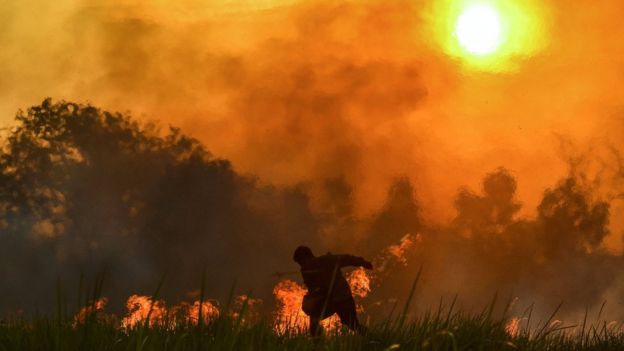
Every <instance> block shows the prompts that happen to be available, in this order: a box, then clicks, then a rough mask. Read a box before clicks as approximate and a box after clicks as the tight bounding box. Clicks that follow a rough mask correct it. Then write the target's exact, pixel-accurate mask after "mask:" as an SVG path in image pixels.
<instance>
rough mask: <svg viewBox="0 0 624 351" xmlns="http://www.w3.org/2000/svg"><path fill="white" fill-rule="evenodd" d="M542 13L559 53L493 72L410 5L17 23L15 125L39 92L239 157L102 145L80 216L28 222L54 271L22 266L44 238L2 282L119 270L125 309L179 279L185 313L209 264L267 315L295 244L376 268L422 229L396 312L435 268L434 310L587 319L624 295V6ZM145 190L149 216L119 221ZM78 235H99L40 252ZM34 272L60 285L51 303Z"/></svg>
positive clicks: (28, 11) (87, 10) (10, 10)
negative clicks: (454, 301)
mask: <svg viewBox="0 0 624 351" xmlns="http://www.w3.org/2000/svg"><path fill="white" fill-rule="evenodd" d="M543 6H544V8H545V9H547V11H543V12H544V13H545V14H547V17H545V18H544V19H543V21H544V23H545V25H546V27H548V32H547V33H545V35H548V36H549V38H547V39H548V40H546V41H547V42H548V46H547V47H545V48H544V49H543V50H542V51H541V52H538V53H535V54H534V55H533V56H530V57H519V58H516V62H515V66H517V67H518V69H517V70H516V71H515V72H508V73H504V72H503V73H496V74H494V73H484V72H479V71H473V70H471V69H470V68H469V67H466V66H465V65H464V64H463V63H462V62H461V61H459V60H458V59H456V58H450V57H447V56H446V55H445V54H444V53H443V52H442V50H441V49H440V48H439V43H437V42H435V39H434V38H432V37H430V36H428V35H427V33H430V32H431V31H430V28H429V27H428V26H430V24H431V23H430V22H429V19H428V18H427V15H426V9H425V8H423V7H422V5H419V4H418V3H417V2H413V1H397V2H387V1H372V0H371V1H357V2H355V1H345V2H341V3H338V4H337V3H335V2H326V1H301V2H299V1H266V2H261V3H259V2H254V4H251V3H250V2H237V3H233V2H224V1H193V0H191V1H185V2H183V3H177V4H169V3H165V2H154V3H152V4H150V5H145V4H143V2H139V1H131V0H125V1H115V2H108V1H107V2H88V3H87V2H82V1H78V0H73V1H70V0H65V1H57V2H55V3H54V4H49V3H45V4H44V3H43V2H41V1H30V2H28V1H23V2H4V3H2V4H0V16H2V19H3V21H2V23H3V28H2V29H3V30H1V31H0V44H1V45H0V46H1V47H2V49H0V73H1V74H0V113H1V114H2V116H4V117H2V118H4V120H3V122H4V124H5V125H7V126H10V125H12V124H13V122H12V121H11V120H10V117H11V116H12V115H13V114H14V112H15V111H16V110H17V109H18V108H24V107H26V106H31V105H35V104H38V103H39V102H40V101H41V100H43V98H44V97H46V96H53V97H54V98H55V99H68V100H72V101H80V102H92V103H94V105H96V106H101V107H102V108H104V109H106V110H111V111H126V110H130V111H133V115H135V116H138V118H139V120H141V121H145V120H148V119H157V120H160V121H161V124H162V125H168V124H171V125H175V126H178V127H180V128H181V131H182V134H184V135H189V136H191V137H193V138H196V139H197V140H199V141H200V144H201V145H203V146H202V148H203V149H205V150H210V151H211V152H212V153H213V154H214V155H216V156H217V157H221V158H223V159H227V160H228V161H219V162H217V159H215V158H210V161H205V162H204V161H202V162H199V161H198V162H196V163H193V162H191V161H190V160H187V161H184V162H181V161H178V160H176V157H178V156H176V157H172V156H167V157H164V156H158V155H156V156H154V155H150V156H147V155H146V154H144V153H143V152H138V153H137V154H136V155H135V154H133V153H132V152H128V153H127V154H125V153H121V154H122V155H125V156H123V157H120V156H119V155H120V153H119V152H117V151H115V152H111V151H110V150H109V149H106V148H104V146H97V147H96V146H90V148H93V150H98V148H100V147H102V149H101V151H99V152H98V154H99V155H100V156H99V158H98V160H100V161H98V162H99V163H98V166H97V167H98V168H97V171H96V170H92V171H91V172H92V173H89V174H82V173H80V174H71V177H72V179H74V181H73V183H72V184H74V185H72V187H71V188H70V190H71V193H75V194H77V195H76V196H80V198H79V200H80V201H79V202H78V203H79V204H80V205H76V206H77V207H76V208H77V209H75V210H73V211H75V212H73V213H68V212H62V211H61V209H60V208H61V207H59V209H58V210H57V211H61V212H62V213H60V214H59V213H58V212H54V211H52V210H51V211H50V214H49V215H48V214H39V215H41V216H43V217H42V218H30V217H22V218H21V219H20V221H22V222H23V223H26V224H24V228H21V229H20V231H17V232H20V233H25V232H30V230H31V229H30V228H31V227H32V228H33V229H32V230H33V233H35V234H33V235H34V236H35V237H37V238H39V239H36V245H37V248H38V249H37V250H42V252H45V253H46V254H42V256H41V257H39V258H38V259H37V260H31V259H28V257H26V256H24V255H17V253H18V252H30V251H29V250H32V245H33V243H32V242H31V239H28V240H24V239H21V238H15V237H10V238H9V237H8V238H6V240H10V243H8V244H7V245H6V246H4V247H5V250H7V255H9V256H7V257H13V258H14V259H15V261H14V262H19V263H16V264H7V265H4V266H5V267H3V270H4V273H3V274H4V276H5V277H7V278H6V279H7V280H6V281H10V282H12V283H11V286H13V287H14V290H13V291H15V293H14V294H12V296H13V298H14V300H13V301H9V302H11V303H12V302H15V303H16V304H28V303H27V301H32V300H41V299H39V297H38V296H42V295H43V292H44V290H45V289H47V288H49V287H50V286H53V284H54V283H53V282H54V280H55V279H56V274H57V273H58V274H60V273H62V275H63V276H78V275H79V271H80V270H84V271H85V272H87V271H93V270H95V269H96V267H98V268H99V267H100V266H101V263H102V262H108V263H110V266H111V267H112V268H109V270H110V272H109V274H110V276H111V278H110V282H109V284H111V285H108V286H109V287H110V291H109V293H110V292H114V294H116V295H117V296H113V295H111V296H109V298H110V305H114V304H115V303H118V302H116V300H118V298H120V299H123V298H124V297H127V296H129V295H130V294H134V293H142V294H149V293H151V292H152V291H151V289H153V288H154V285H155V284H156V282H157V281H158V280H159V277H160V275H161V274H163V273H167V271H168V270H171V271H173V272H175V273H172V274H169V275H168V278H167V279H170V280H171V281H170V283H169V284H168V285H167V286H170V287H171V286H173V287H172V288H171V291H170V292H167V293H168V294H170V296H171V298H176V296H178V295H180V294H182V293H183V292H185V291H188V290H190V289H193V288H196V286H195V285H196V284H197V282H198V280H199V278H198V277H199V276H200V275H201V274H200V273H201V271H202V269H204V268H206V270H207V271H208V272H209V274H208V279H209V281H212V282H215V284H208V285H209V286H212V287H213V288H214V289H215V290H214V291H209V293H211V294H213V295H219V294H222V295H223V294H226V293H227V289H228V288H229V285H230V284H231V282H232V281H233V280H234V279H238V281H239V285H241V286H240V287H239V288H240V289H244V290H246V289H253V290H254V291H255V290H258V294H259V295H261V296H262V297H265V298H266V297H268V296H269V295H270V294H269V293H267V291H269V292H270V288H268V287H269V285H271V284H272V283H274V281H273V282H271V281H270V278H267V274H270V272H273V271H275V270H282V269H283V267H287V266H289V265H290V264H291V262H290V260H289V257H290V250H291V249H292V247H294V246H296V245H297V244H299V243H300V242H302V241H303V242H307V243H308V244H310V245H312V246H314V247H315V249H316V251H321V252H322V251H325V250H332V251H336V250H338V251H351V250H354V247H355V250H356V251H358V252H361V253H364V254H367V255H375V254H376V253H377V252H378V251H380V250H382V249H383V248H385V247H387V246H388V245H392V244H396V243H397V242H398V241H399V240H400V239H401V238H402V237H403V236H404V235H405V234H407V233H412V234H414V233H419V234H421V235H422V237H423V242H422V245H419V246H418V247H419V248H421V249H418V250H422V251H418V250H416V251H414V252H413V254H412V255H413V256H412V257H411V259H410V260H408V261H409V262H410V263H409V265H408V267H405V268H397V269H398V271H397V273H396V274H395V275H393V277H396V278H389V279H393V280H389V281H388V282H387V283H385V284H386V285H387V288H384V287H378V288H377V289H378V291H379V294H380V295H384V294H385V295H386V296H389V295H391V290H393V289H394V290H400V291H403V290H404V291H407V290H408V289H409V284H411V280H412V279H413V275H414V274H415V271H416V270H417V266H418V264H420V263H422V264H423V266H424V267H425V268H424V272H425V273H424V275H423V281H422V283H423V284H424V285H422V289H423V291H429V292H430V295H429V297H430V298H431V299H430V300H434V299H435V298H436V294H437V295H438V296H439V294H446V293H450V294H453V293H455V292H460V293H461V294H462V295H466V296H465V300H466V301H469V302H470V303H469V304H474V305H478V304H479V303H481V302H482V301H483V300H484V299H489V298H490V297H491V295H492V291H499V292H500V293H501V294H504V293H509V294H516V295H522V298H521V300H524V299H528V300H530V301H535V300H537V299H538V298H539V299H543V303H544V305H548V306H547V308H549V307H550V304H551V303H552V304H556V303H558V302H559V300H566V299H567V298H563V297H566V296H571V297H570V299H571V300H573V301H574V302H573V303H572V306H571V308H581V305H583V304H585V303H587V304H594V303H596V302H597V301H598V300H600V299H601V297H602V296H603V295H605V296H607V295H609V296H617V293H616V292H614V291H613V289H610V288H613V287H615V286H616V285H617V283H616V281H617V279H616V280H611V278H610V277H616V276H617V274H616V273H615V272H614V271H613V268H612V267H614V265H616V264H617V261H618V260H619V258H618V257H619V256H618V255H619V252H620V251H621V248H622V238H621V233H622V229H624V223H623V222H622V220H621V218H620V216H615V215H612V214H613V213H619V212H621V210H622V207H623V204H622V201H621V195H620V194H621V188H622V180H621V179H622V177H621V174H622V167H621V164H622V162H621V158H620V152H619V150H621V148H622V145H621V140H622V138H621V137H622V136H621V116H622V108H621V106H622V104H621V101H623V99H622V97H623V96H622V92H621V91H620V90H618V89H613V87H614V86H619V85H620V84H621V74H619V72H621V64H620V63H618V62H621V58H622V57H621V56H622V52H624V51H622V50H621V41H620V40H619V38H621V37H622V33H621V31H622V29H621V26H619V25H618V24H619V22H620V19H619V17H618V15H617V14H618V13H621V11H619V10H621V8H620V7H621V5H619V4H613V3H609V4H607V3H605V4H598V5H597V4H595V3H593V2H581V3H575V6H574V7H572V6H570V5H569V4H567V3H563V2H561V1H554V0H553V1H547V2H545V3H544V4H543ZM35 9H37V10H35ZM34 28H38V29H37V30H34ZM8 132H9V131H8V130H7V131H6V132H5V134H7V133H8ZM157 134H158V133H156V132H154V134H153V136H154V135H157ZM108 137H110V136H107V137H101V138H94V140H98V143H103V145H106V143H105V141H106V138H108ZM83 138H86V139H89V137H86V136H83ZM87 141H88V140H87ZM87 141H84V142H83V144H79V145H83V147H86V146H87V144H86V143H87ZM139 144H140V143H139ZM104 150H106V151H104ZM112 155H115V156H112ZM163 157H164V158H163ZM211 157H212V156H211ZM150 160H151V161H150ZM500 166H504V167H505V169H501V170H499V171H495V172H494V173H491V174H490V172H492V170H496V169H497V168H498V167H500ZM508 170H509V171H508ZM512 172H513V173H512ZM484 175H486V178H485V179H482V178H483V176H484ZM74 177H78V178H74ZM144 183H145V184H144ZM90 184H98V186H97V187H91V186H90ZM480 184H483V189H482V191H476V192H474V191H470V190H468V189H475V188H478V187H479V186H480ZM135 188H138V189H140V190H137V191H139V193H140V194H141V197H143V196H146V197H145V200H142V201H143V202H144V203H135V204H133V205H129V204H125V203H124V204H123V205H122V204H120V203H119V201H120V200H119V199H120V198H122V199H123V198H124V196H126V199H127V200H124V201H130V200H128V199H132V196H135V195H133V194H134V193H132V192H130V193H129V194H130V195H127V194H126V193H125V192H126V191H127V189H135ZM459 188H462V189H463V190H460V191H459V192H458V190H457V189H459ZM66 190H67V189H63V190H62V191H63V192H64V191H66ZM77 199H78V198H77ZM55 201H57V202H59V201H60V202H62V201H61V200H58V199H57V200H55ZM76 201H78V200H76ZM146 204H150V205H149V206H147V205H146ZM78 209H79V210H78ZM206 209H209V210H206ZM63 211H69V210H68V209H65V210H63ZM130 212H132V213H139V214H140V215H137V216H138V217H137V218H138V219H137V218H134V217H132V216H131V215H129V213H130ZM46 216H47V217H46ZM50 216H51V218H48V217H50ZM55 216H56V217H55ZM59 216H67V217H70V218H72V222H71V226H69V225H68V224H67V223H65V222H63V221H56V219H55V218H57V217H59ZM57 219H58V218H57ZM128 223H131V224H132V225H131V226H130V228H133V229H132V231H131V232H129V233H128V234H124V235H126V236H124V237H123V238H122V239H120V238H119V237H117V236H115V235H117V234H116V233H121V232H124V230H126V229H124V228H127V227H128ZM25 228H27V229H28V230H27V229H25ZM72 228H73V229H72ZM77 228H80V229H79V230H78V229H77ZM67 231H73V232H75V233H80V236H79V237H80V238H83V236H86V237H85V238H84V239H80V242H77V243H73V242H72V243H71V245H70V244H69V243H63V244H59V243H50V242H49V241H46V240H41V239H40V238H41V237H42V236H44V237H45V236H46V235H48V236H50V237H54V238H56V237H57V236H60V237H63V236H62V235H61V234H62V233H66V232H67ZM113 233H115V234H113ZM148 233H149V236H143V235H148ZM155 233H158V234H155ZM67 237H72V235H66V236H65V238H67ZM29 238H30V237H29ZM54 240H67V239H54ZM72 240H73V239H72ZM120 240H121V241H120ZM94 242H96V243H97V245H96V244H94ZM275 245H277V246H279V247H278V248H277V249H276V246H275ZM85 248H89V250H86V249H85ZM85 250H86V251H85ZM267 253H270V254H267ZM16 255H17V256H16ZM197 257H202V258H201V259H198V258H197ZM57 262H64V263H63V265H62V266H60V267H61V268H60V269H59V271H58V272H55V271H53V270H49V269H47V267H53V266H56V265H57ZM113 262H121V263H115V264H114V263H113ZM66 267H75V268H73V270H74V271H73V272H66V271H65V268H66ZM78 267H80V268H78ZM210 267H227V268H221V269H216V268H214V269H213V268H210ZM249 267H253V269H250V268H249ZM588 267H592V268H588ZM128 268H130V269H128ZM24 272H32V275H31V276H33V277H34V276H44V277H45V281H46V282H47V283H45V284H42V285H41V286H42V288H41V289H42V290H40V291H39V292H36V291H34V290H37V289H34V290H33V289H32V288H30V284H31V282H29V281H28V279H29V278H28V274H26V275H25V274H24ZM401 272H402V273H401ZM596 272H601V273H599V274H597V273H596ZM399 277H400V278H399ZM553 277H554V278H553ZM590 278H591V280H590ZM588 281H592V282H594V283H593V284H587V283H583V282H588ZM113 284H114V285H113ZM67 285H72V282H68V283H67ZM587 285H591V286H592V287H593V288H592V289H590V288H588V287H587ZM72 286H73V285H72ZM217 286H220V287H223V288H217ZM400 287H405V289H399V288H400ZM566 289H568V291H566ZM130 290H136V291H130ZM217 290H218V291H217ZM460 290H461V291H460ZM520 290H521V291H520ZM577 290H580V291H577ZM24 291H25V292H28V291H33V293H32V294H30V295H29V293H26V294H23V293H22V292H24ZM48 291H49V290H48ZM384 291H385V292H384ZM581 292H585V293H584V294H583V293H581ZM374 293H375V291H373V294H374ZM40 294H41V295H40ZM122 295H125V296H124V297H122ZM36 297H37V298H36ZM215 297H218V296H215ZM424 298H425V296H423V299H424ZM371 299H372V297H371ZM18 300H19V301H18ZM9 302H7V305H9V304H10V303H9ZM265 305H266V304H265Z"/></svg>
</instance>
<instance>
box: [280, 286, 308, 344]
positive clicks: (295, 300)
mask: <svg viewBox="0 0 624 351" xmlns="http://www.w3.org/2000/svg"><path fill="white" fill-rule="evenodd" d="M307 292H308V290H307V289H306V288H304V287H302V286H301V285H299V284H297V283H296V282H294V281H292V280H288V279H286V280H282V281H281V282H279V283H277V285H275V287H274V288H273V295H274V296H275V299H276V300H277V311H276V312H275V330H276V331H277V332H279V333H286V332H288V331H294V332H302V331H304V330H306V329H308V322H309V321H308V316H307V315H306V314H305V313H304V312H303V311H302V310H301V306H302V304H303V296H305V294H306V293H307Z"/></svg>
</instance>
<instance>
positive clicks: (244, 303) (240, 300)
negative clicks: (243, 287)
mask: <svg viewBox="0 0 624 351" xmlns="http://www.w3.org/2000/svg"><path fill="white" fill-rule="evenodd" d="M262 302H263V301H262V299H254V298H252V297H250V296H248V295H246V294H243V295H239V296H236V298H234V303H233V309H232V310H231V311H230V316H231V317H232V318H233V319H235V320H238V319H239V318H240V313H241V312H242V313H243V316H242V318H240V322H241V323H242V324H250V323H253V322H257V321H259V320H260V310H259V308H260V305H262ZM243 310H244V311H243Z"/></svg>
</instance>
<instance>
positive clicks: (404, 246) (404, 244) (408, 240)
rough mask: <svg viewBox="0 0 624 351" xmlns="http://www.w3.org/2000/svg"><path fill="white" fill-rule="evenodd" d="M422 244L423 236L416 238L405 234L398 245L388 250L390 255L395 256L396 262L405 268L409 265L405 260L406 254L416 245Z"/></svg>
mask: <svg viewBox="0 0 624 351" xmlns="http://www.w3.org/2000/svg"><path fill="white" fill-rule="evenodd" d="M421 242H422V235H420V234H416V235H415V236H413V235H411V234H405V235H404V236H403V237H402V238H401V240H400V241H399V243H398V244H395V245H390V246H388V248H387V249H386V250H387V251H388V253H389V254H391V255H392V256H394V258H396V260H397V261H398V262H400V263H402V264H403V265H404V266H406V265H407V259H406V258H405V252H406V251H407V250H408V249H409V248H410V247H412V245H414V244H415V243H421Z"/></svg>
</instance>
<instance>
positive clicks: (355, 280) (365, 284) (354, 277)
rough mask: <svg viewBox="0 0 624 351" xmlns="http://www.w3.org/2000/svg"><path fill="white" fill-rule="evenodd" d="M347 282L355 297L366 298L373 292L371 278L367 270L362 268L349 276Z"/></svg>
mask: <svg viewBox="0 0 624 351" xmlns="http://www.w3.org/2000/svg"><path fill="white" fill-rule="evenodd" d="M347 282H348V283H349V286H350V287H351V292H352V293H353V296H356V297H359V298H365V297H366V296H367V295H368V293H370V291H371V289H370V278H369V277H368V274H367V273H366V270H365V269H364V268H362V267H358V268H357V269H355V270H353V271H351V272H350V273H349V274H347Z"/></svg>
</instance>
